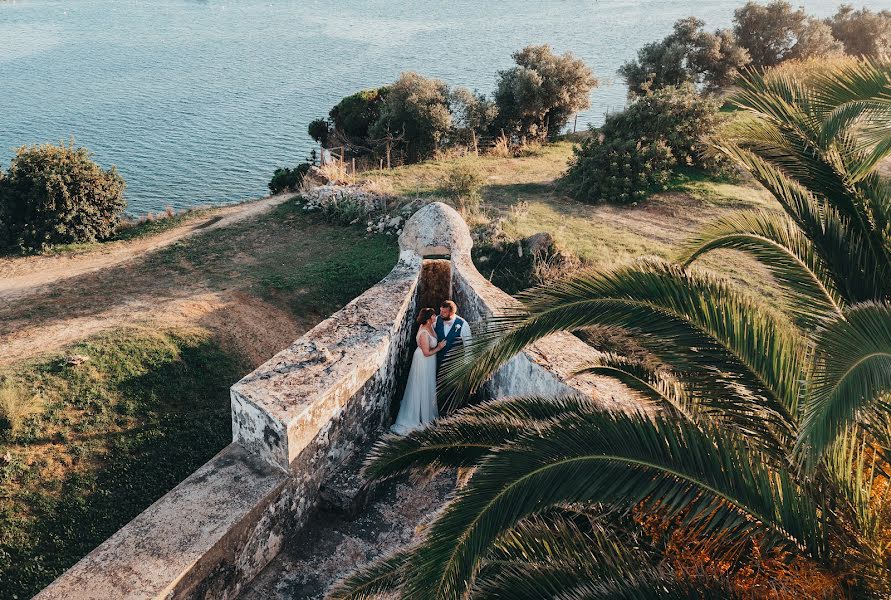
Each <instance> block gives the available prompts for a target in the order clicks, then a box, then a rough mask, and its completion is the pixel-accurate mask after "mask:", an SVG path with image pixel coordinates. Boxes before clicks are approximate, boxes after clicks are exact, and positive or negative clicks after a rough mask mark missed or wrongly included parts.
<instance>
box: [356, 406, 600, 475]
mask: <svg viewBox="0 0 891 600" xmlns="http://www.w3.org/2000/svg"><path fill="white" fill-rule="evenodd" d="M593 410H596V406H595V404H594V403H593V401H592V400H590V399H586V398H583V397H580V396H578V397H563V398H540V397H528V398H502V399H498V400H492V401H489V402H485V403H483V404H480V405H477V406H470V407H467V408H464V409H462V410H460V411H458V412H457V413H454V414H453V415H451V416H449V417H446V418H443V419H439V420H437V421H435V422H433V423H432V424H430V425H428V426H427V427H425V428H422V429H418V430H416V431H413V432H411V433H409V434H408V435H407V436H395V435H386V436H384V437H383V438H382V439H381V440H380V441H378V442H377V443H376V444H375V445H374V447H373V448H372V450H371V452H370V453H369V455H368V459H367V460H366V463H365V468H364V474H365V476H366V477H369V478H372V479H385V478H388V477H393V476H395V475H399V474H401V473H405V472H409V471H414V470H418V469H434V470H439V469H442V468H461V467H472V466H474V465H476V464H477V463H478V462H479V461H480V460H481V459H482V458H483V457H484V456H486V455H488V454H489V453H490V452H491V451H492V449H493V448H495V447H497V446H500V445H503V444H505V443H508V442H509V441H511V440H513V439H516V438H517V437H519V436H520V435H522V434H524V433H526V432H528V431H530V430H543V429H546V428H548V427H550V426H551V425H552V424H553V423H554V420H555V419H557V418H559V417H561V416H563V415H566V414H579V413H583V412H589V411H593Z"/></svg>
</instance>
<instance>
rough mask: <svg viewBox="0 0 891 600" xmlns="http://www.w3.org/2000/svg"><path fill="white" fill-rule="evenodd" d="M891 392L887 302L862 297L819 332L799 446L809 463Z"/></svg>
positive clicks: (890, 316) (890, 308)
mask: <svg viewBox="0 0 891 600" xmlns="http://www.w3.org/2000/svg"><path fill="white" fill-rule="evenodd" d="M889 392H891V305H889V304H885V303H863V304H860V305H857V306H854V307H852V308H850V309H848V310H847V311H845V315H844V318H839V319H835V320H834V321H832V322H830V323H828V324H827V325H826V326H825V327H824V328H823V329H821V330H820V331H818V332H817V334H816V339H815V358H814V366H813V370H812V373H811V374H810V377H809V383H808V394H807V406H806V411H805V418H804V423H803V425H802V427H801V437H800V440H799V442H798V444H797V451H798V452H799V453H800V454H801V455H802V457H803V458H804V459H805V461H806V463H807V464H808V465H809V466H810V467H811V468H813V466H814V465H815V464H816V461H817V460H818V459H819V457H821V456H822V455H823V453H824V452H825V450H826V449H827V448H828V447H829V446H830V445H831V444H832V443H833V441H834V440H835V439H836V438H837V437H838V436H839V435H841V434H842V433H843V432H844V431H845V430H846V429H847V428H848V427H850V426H852V425H854V424H856V423H858V422H860V421H863V420H865V419H866V418H867V417H868V415H869V413H870V412H871V411H874V410H875V409H876V408H877V407H879V406H880V404H879V401H880V400H881V399H882V398H883V397H884V396H885V395H887V394H888V393H889Z"/></svg>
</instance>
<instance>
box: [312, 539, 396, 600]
mask: <svg viewBox="0 0 891 600" xmlns="http://www.w3.org/2000/svg"><path fill="white" fill-rule="evenodd" d="M410 557H411V549H410V548H406V549H403V550H400V551H398V552H395V553H393V554H389V555H384V556H382V557H381V558H379V559H377V560H375V561H372V562H371V563H369V564H368V565H366V566H364V567H361V568H360V569H359V570H358V571H356V572H355V573H353V574H352V575H350V576H349V577H347V578H346V579H343V580H341V581H339V582H337V583H336V584H335V585H334V586H333V587H332V588H331V589H330V590H328V592H327V594H326V595H325V598H326V599H327V600H374V599H375V598H378V597H380V596H381V595H382V594H386V593H390V592H394V591H396V590H398V589H399V587H400V586H401V585H402V582H403V579H404V575H405V568H406V566H407V564H408V561H409V558H410Z"/></svg>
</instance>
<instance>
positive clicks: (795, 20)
mask: <svg viewBox="0 0 891 600" xmlns="http://www.w3.org/2000/svg"><path fill="white" fill-rule="evenodd" d="M733 22H734V29H733V31H734V33H735V34H736V38H737V40H738V41H739V44H740V45H741V46H742V47H743V48H745V49H746V50H748V52H749V56H750V57H751V59H752V66H754V67H759V68H763V67H774V66H776V65H778V64H780V63H781V62H783V61H786V60H789V59H799V60H800V59H807V58H812V57H815V56H826V55H831V54H836V53H838V52H839V51H841V49H842V46H841V44H839V43H838V42H837V41H836V40H835V39H834V38H833V37H832V32H831V31H830V29H829V28H828V27H827V26H825V24H824V23H822V22H820V21H817V20H816V19H814V18H812V17H808V16H807V13H805V12H804V9H801V8H799V9H794V8H793V7H792V4H790V3H789V2H787V1H786V0H774V1H773V2H770V3H768V4H758V3H757V2H746V4H745V5H744V6H743V7H742V8H739V9H737V10H736V12H735V13H734V16H733Z"/></svg>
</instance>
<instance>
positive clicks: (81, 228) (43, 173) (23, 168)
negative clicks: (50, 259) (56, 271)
mask: <svg viewBox="0 0 891 600" xmlns="http://www.w3.org/2000/svg"><path fill="white" fill-rule="evenodd" d="M124 187H125V184H124V180H123V179H122V178H121V176H120V175H119V174H118V172H117V169H116V168H115V167H111V168H110V169H108V170H105V169H102V167H100V166H99V165H97V164H96V163H95V162H93V160H92V155H91V153H90V152H89V150H87V149H85V148H75V147H74V144H73V143H71V144H70V145H68V146H66V145H65V144H64V143H63V144H60V145H58V146H55V145H52V144H44V145H39V146H37V145H35V146H30V147H25V146H22V147H21V148H19V149H18V150H17V151H16V155H15V157H14V158H13V159H12V161H11V162H10V166H9V171H8V172H7V173H6V176H5V177H4V178H3V179H2V181H0V247H6V248H14V247H19V248H21V249H24V250H42V249H44V248H46V247H47V246H50V245H53V244H71V243H77V242H94V241H99V240H103V239H107V238H109V237H111V235H112V234H114V231H115V227H116V226H117V223H118V220H119V218H120V216H121V215H122V214H123V212H124V208H125V207H126V205H127V203H126V200H124Z"/></svg>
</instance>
